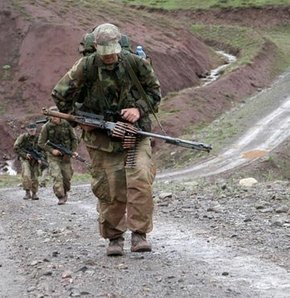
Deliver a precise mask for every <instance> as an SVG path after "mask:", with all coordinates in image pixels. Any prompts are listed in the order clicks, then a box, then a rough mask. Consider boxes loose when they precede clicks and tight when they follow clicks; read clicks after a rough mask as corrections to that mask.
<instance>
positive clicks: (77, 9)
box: [0, 0, 276, 158]
mask: <svg viewBox="0 0 290 298" xmlns="http://www.w3.org/2000/svg"><path fill="white" fill-rule="evenodd" d="M96 2H97V4H96ZM0 11H1V13H0V24H1V33H0V42H1V45H3V46H2V53H1V56H0V65H2V67H1V69H0V78H1V81H0V94H1V106H0V111H1V113H2V115H1V123H0V128H1V129H0V131H2V132H3V133H2V135H5V138H2V139H3V140H4V141H2V142H1V145H0V152H1V155H0V157H1V158H3V157H4V158H13V157H14V154H13V152H12V149H11V147H12V144H13V141H14V139H15V137H16V136H17V135H18V134H19V133H20V132H22V130H21V125H22V124H23V123H25V122H27V121H30V120H34V119H38V118H41V114H40V111H41V108H42V107H43V106H47V105H51V104H52V101H51V99H50V92H51V89H52V87H53V86H54V84H55V83H56V82H57V81H58V79H60V77H61V76H62V75H63V74H64V73H65V71H66V70H68V68H69V67H70V66H71V65H72V64H73V62H74V61H75V60H76V59H78V58H79V57H80V56H79V53H78V51H77V48H78V44H79V41H80V39H81V36H82V34H83V33H84V32H85V31H87V30H88V29H90V28H92V27H94V26H95V25H96V24H99V23H102V22H112V23H114V24H116V25H118V26H119V27H120V28H121V30H122V31H123V32H124V33H126V34H128V35H129V36H130V38H131V41H132V45H133V48H134V47H135V46H136V44H143V45H144V47H145V49H146V51H147V52H148V54H149V55H150V56H151V57H152V59H153V62H154V68H155V70H156V73H157V74H158V77H159V79H160V81H161V86H162V90H163V95H167V94H168V93H169V92H171V93H170V97H169V99H168V98H167V100H165V101H164V103H163V104H162V108H161V111H162V110H164V111H166V113H167V116H165V117H162V121H163V125H164V127H165V129H166V130H167V131H168V132H169V133H170V134H172V135H174V136H178V135H180V134H183V132H184V131H185V130H186V128H187V127H189V126H191V125H193V124H198V123H205V122H208V121H212V120H213V119H214V118H215V117H216V116H217V115H219V114H221V113H222V112H223V111H224V110H225V109H227V108H229V107H231V106H232V104H233V102H236V101H238V100H240V99H241V98H243V97H244V96H246V95H249V94H251V93H253V92H255V91H256V90H257V88H263V87H264V86H266V85H267V84H268V83H269V82H270V81H271V80H272V79H273V77H274V74H273V71H272V68H273V65H274V61H275V57H276V47H275V45H274V44H272V43H271V42H269V41H265V43H264V45H263V47H262V49H261V51H260V53H259V54H258V55H257V57H256V59H255V61H254V62H253V63H252V64H249V65H245V66H244V67H243V68H241V69H238V70H236V71H234V72H233V73H231V74H228V75H227V76H224V77H223V78H221V79H219V80H218V81H217V82H215V83H213V84H211V85H209V86H208V87H206V88H198V89H196V88H193V87H196V86H198V85H199V84H200V78H201V77H204V75H205V74H206V73H207V72H208V71H209V70H210V69H212V68H214V67H216V66H217V65H218V64H219V63H221V61H220V58H218V56H217V55H216V54H215V52H214V51H213V50H212V49H211V48H209V47H208V46H207V45H206V44H205V43H204V42H202V41H201V40H200V39H198V38H197V37H196V36H194V35H193V34H192V33H191V32H190V24H191V23H190V22H191V21H190V20H191V17H192V15H190V14H189V15H184V14H182V15H179V14H178V13H176V12H175V13H173V14H171V15H170V14H164V13H162V12H161V13H160V12H158V11H155V12H151V13H150V14H149V12H148V11H146V10H143V9H141V10H140V9H134V8H132V7H129V6H122V4H120V3H117V2H116V1H91V2H90V1H86V2H85V3H82V2H79V3H77V1H67V2H66V3H63V2H62V1H51V2H50V1H46V2H43V1H28V0H27V1H26V0H19V1H16V0H11V1H9V0H4V1H2V2H1V4H0ZM245 16H246V15H245ZM221 17H222V18H223V19H224V15H221ZM194 18H195V19H198V16H196V15H195V17H194ZM216 18H217V19H218V16H216ZM219 21H221V19H219ZM262 22H263V20H261V23H262ZM220 46H221V45H220ZM224 47H225V48H226V45H224ZM234 50H235V54H238V53H239V49H234ZM179 90H183V91H182V92H180V93H178V94H177V95H176V96H174V94H175V93H177V92H178V91H179ZM172 92H174V93H172ZM172 95H173V96H172ZM81 150H82V149H81Z"/></svg>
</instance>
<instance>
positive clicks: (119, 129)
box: [42, 108, 212, 152]
mask: <svg viewBox="0 0 290 298" xmlns="http://www.w3.org/2000/svg"><path fill="white" fill-rule="evenodd" d="M42 113H43V114H44V115H46V116H51V117H58V118H61V119H65V120H67V121H69V122H76V123H78V124H82V125H87V126H92V127H95V128H99V129H103V130H105V131H107V133H108V134H109V135H110V136H112V137H116V138H119V139H121V140H122V142H123V148H125V149H130V148H132V147H134V146H135V140H136V136H138V135H139V136H144V137H152V138H156V139H161V140H164V141H165V142H166V143H168V144H172V145H176V146H181V147H185V148H189V149H195V150H201V151H206V152H210V151H211V150H212V147H211V145H207V144H204V143H199V142H194V141H187V140H182V139H179V138H173V137H170V136H166V135H160V134H156V133H151V132H146V131H143V130H141V129H139V128H137V127H136V126H134V125H133V124H131V123H126V122H121V121H117V122H110V121H105V120H104V117H103V116H102V115H95V114H91V113H85V112H79V113H77V114H76V115H72V114H66V113H61V112H56V111H49V110H48V109H46V108H43V109H42Z"/></svg>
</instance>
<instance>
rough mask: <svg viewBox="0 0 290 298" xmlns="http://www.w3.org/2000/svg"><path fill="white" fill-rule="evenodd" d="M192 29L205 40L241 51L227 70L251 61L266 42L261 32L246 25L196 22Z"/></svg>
mask: <svg viewBox="0 0 290 298" xmlns="http://www.w3.org/2000/svg"><path fill="white" fill-rule="evenodd" d="M191 30H192V32H193V33H194V34H195V35H196V36H198V38H199V39H201V40H204V41H205V42H211V43H214V42H217V43H219V44H224V45H229V46H230V47H231V48H234V49H236V50H237V51H239V54H238V59H237V62H236V63H234V64H232V65H231V66H230V67H229V68H228V69H227V71H229V70H233V69H234V68H237V67H238V66H240V65H243V64H248V63H251V61H252V60H253V58H254V57H255V56H256V55H257V53H258V52H259V51H260V49H261V48H262V46H263V44H264V38H263V36H262V35H261V34H260V33H259V32H257V31H255V30H253V29H251V28H246V27H240V26H228V25H203V24H195V25H192V27H191Z"/></svg>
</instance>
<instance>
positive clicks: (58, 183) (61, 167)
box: [38, 107, 78, 205]
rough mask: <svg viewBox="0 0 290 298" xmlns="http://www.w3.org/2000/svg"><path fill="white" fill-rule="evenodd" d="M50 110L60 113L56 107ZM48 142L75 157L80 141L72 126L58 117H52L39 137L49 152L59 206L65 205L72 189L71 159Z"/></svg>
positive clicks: (41, 144) (39, 142)
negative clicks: (63, 148)
mask: <svg viewBox="0 0 290 298" xmlns="http://www.w3.org/2000/svg"><path fill="white" fill-rule="evenodd" d="M50 110H52V111H58V109H57V108H56V107H51V108H50ZM47 141H50V142H52V143H54V144H59V145H62V146H64V147H65V148H67V149H68V150H70V151H72V152H74V153H73V154H74V155H77V153H76V152H75V150H76V148H77V145H78V139H77V136H76V134H75V132H74V129H73V128H72V127H71V125H70V124H69V123H68V122H67V121H66V120H62V119H60V118H57V117H51V119H50V120H49V121H48V122H47V123H46V124H44V125H43V127H42V128H41V131H40V135H39V141H38V144H39V146H40V147H41V148H42V149H44V150H45V151H46V152H47V159H48V163H49V171H50V176H51V177H52V178H53V191H54V194H55V195H56V197H57V198H58V205H63V204H65V203H66V201H67V198H68V196H67V193H68V191H69V190H70V188H71V179H72V176H73V169H72V165H71V158H70V157H69V156H67V155H63V154H62V153H61V152H60V151H59V150H58V149H54V148H53V147H51V146H50V145H48V144H47Z"/></svg>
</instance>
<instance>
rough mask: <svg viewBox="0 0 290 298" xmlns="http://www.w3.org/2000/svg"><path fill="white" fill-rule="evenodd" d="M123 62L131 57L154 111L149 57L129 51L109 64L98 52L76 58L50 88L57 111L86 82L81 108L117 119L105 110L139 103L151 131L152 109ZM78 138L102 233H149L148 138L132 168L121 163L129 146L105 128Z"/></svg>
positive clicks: (69, 106)
mask: <svg viewBox="0 0 290 298" xmlns="http://www.w3.org/2000/svg"><path fill="white" fill-rule="evenodd" d="M116 40H117V41H118V40H119V38H118V39H116ZM97 49H98V48H97ZM126 61H130V64H131V65H132V68H133V69H134V71H135V73H136V75H137V77H138V79H139V81H140V83H141V84H142V86H143V88H144V90H145V92H146V94H147V97H148V100H149V101H150V103H151V106H152V107H154V108H155V110H156V109H157V107H158V104H159V102H160V99H161V94H160V84H159V81H158V79H157V77H156V75H155V73H154V71H153V69H152V67H151V66H150V64H149V63H148V62H147V61H145V60H143V59H141V58H140V57H137V56H136V55H134V54H131V53H129V52H128V51H122V52H120V53H119V54H118V61H117V63H115V64H113V65H107V64H104V63H103V62H102V60H101V59H100V56H99V53H98V52H97V53H94V54H92V55H90V56H89V57H84V58H81V59H80V60H79V61H77V62H76V63H75V65H74V66H73V67H72V68H71V70H69V71H68V72H67V73H66V74H65V76H64V77H63V78H62V79H61V80H60V81H59V82H58V84H57V85H56V86H55V87H54V89H53V93H52V95H53V98H54V100H55V103H56V105H57V106H58V108H59V110H60V111H62V112H69V111H72V110H73V108H74V103H73V100H72V99H73V98H74V94H76V93H77V92H78V90H80V88H82V87H83V86H86V88H87V91H88V92H87V94H88V95H87V97H86V98H85V100H84V103H83V106H82V109H83V110H84V111H86V112H90V113H94V114H99V115H103V116H105V119H107V120H110V121H115V120H117V119H115V118H114V116H112V114H110V113H108V111H110V112H114V111H121V110H122V109H125V108H138V110H139V112H140V116H141V118H140V120H139V121H138V125H139V127H141V128H142V129H144V130H150V128H151V127H150V126H151V121H150V118H149V113H150V112H151V110H150V108H149V106H148V103H147V102H146V101H145V100H143V98H142V97H141V96H140V94H139V93H138V91H137V89H136V87H135V86H134V83H133V82H132V79H131V77H130V76H129V73H128V69H127V65H126ZM82 137H83V140H84V142H85V144H86V146H87V149H88V152H89V154H90V157H91V160H92V171H91V175H92V183H91V186H92V191H93V193H94V194H95V196H96V197H97V198H98V199H99V204H98V211H99V225H100V233H101V235H102V236H103V237H104V238H108V239H117V238H118V237H121V236H122V235H123V233H124V232H125V231H126V229H127V228H128V229H129V230H131V231H133V232H137V233H140V234H146V233H148V232H150V231H151V230H152V214H153V200H152V183H153V180H154V175H155V172H154V165H153V163H152V160H151V144H150V140H149V139H148V138H143V139H140V140H139V141H138V142H137V146H136V155H135V163H136V166H135V167H134V168H130V167H125V163H126V156H127V151H126V150H124V149H123V147H122V144H121V141H119V140H116V139H112V138H110V137H109V136H108V135H107V134H106V132H105V131H104V130H98V129H95V130H93V131H90V132H87V131H84V132H83V135H82Z"/></svg>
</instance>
